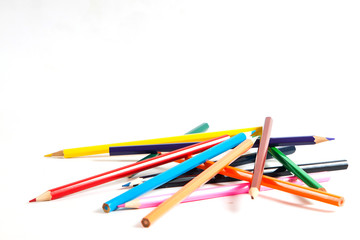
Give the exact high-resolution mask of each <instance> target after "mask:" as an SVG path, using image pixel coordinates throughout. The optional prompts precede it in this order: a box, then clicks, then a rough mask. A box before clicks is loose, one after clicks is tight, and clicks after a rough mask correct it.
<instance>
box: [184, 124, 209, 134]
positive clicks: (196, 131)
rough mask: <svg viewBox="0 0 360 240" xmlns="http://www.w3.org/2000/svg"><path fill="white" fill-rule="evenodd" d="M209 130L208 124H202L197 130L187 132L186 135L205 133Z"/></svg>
mask: <svg viewBox="0 0 360 240" xmlns="http://www.w3.org/2000/svg"><path fill="white" fill-rule="evenodd" d="M208 129H209V124H208V123H202V124H200V125H199V126H196V127H195V128H193V129H191V130H190V131H188V132H186V133H185V135H187V134H194V133H203V132H206V131H207V130H208Z"/></svg>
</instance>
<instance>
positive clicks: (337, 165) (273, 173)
mask: <svg viewBox="0 0 360 240" xmlns="http://www.w3.org/2000/svg"><path fill="white" fill-rule="evenodd" d="M230 166H231V165H230ZM298 166H299V167H300V168H301V169H303V170H304V171H305V172H307V173H318V172H330V171H338V170H345V169H347V168H348V163H347V161H346V160H335V161H326V162H316V163H305V164H299V165H298ZM197 170H199V171H198V172H197V173H193V174H192V175H182V177H181V176H180V177H178V178H175V179H174V180H171V181H169V182H167V183H165V184H163V185H161V186H159V187H157V189H158V188H171V187H181V186H184V185H185V184H186V183H188V182H190V181H191V180H192V179H193V178H194V177H196V176H197V175H198V174H200V173H201V172H202V170H200V169H198V168H197ZM245 170H246V171H249V172H252V171H253V170H254V169H253V168H252V169H245ZM263 174H264V175H266V176H268V177H281V176H289V175H292V173H291V172H289V171H288V170H287V169H286V168H285V167H284V166H274V167H265V168H264V172H263ZM155 176H156V175H155ZM152 177H154V176H153V175H148V176H143V177H138V178H136V179H133V180H132V181H130V182H128V183H126V184H124V185H123V187H135V186H137V185H139V184H141V183H143V182H145V181H147V180H149V179H150V178H152ZM233 181H239V180H238V179H236V178H231V177H227V176H224V175H220V174H218V175H216V176H215V177H214V178H212V179H211V180H209V181H208V182H207V183H223V182H233Z"/></svg>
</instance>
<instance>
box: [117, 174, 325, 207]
mask: <svg viewBox="0 0 360 240" xmlns="http://www.w3.org/2000/svg"><path fill="white" fill-rule="evenodd" d="M311 175H312V177H313V178H314V179H315V180H316V181H317V182H327V181H329V180H330V177H329V176H328V175H327V172H323V173H315V174H311ZM278 179H281V180H283V181H287V182H292V183H296V184H299V185H304V183H303V182H302V181H301V180H299V179H298V178H297V177H294V176H288V177H281V178H278ZM249 188H250V183H240V184H232V185H226V186H218V187H211V188H202V189H199V190H197V191H195V192H193V193H192V194H191V195H190V196H189V197H187V198H186V199H184V200H183V201H182V202H181V203H185V202H193V201H199V200H205V199H211V198H217V197H225V196H232V195H237V194H243V193H248V192H249ZM267 190H272V188H268V187H264V186H261V188H260V191H267ZM171 196H172V193H168V194H163V195H158V196H149V197H143V198H137V199H135V200H132V201H130V202H127V203H125V204H121V205H119V206H118V208H149V207H157V206H158V205H160V204H161V203H162V202H164V201H165V200H166V199H168V198H170V197H171Z"/></svg>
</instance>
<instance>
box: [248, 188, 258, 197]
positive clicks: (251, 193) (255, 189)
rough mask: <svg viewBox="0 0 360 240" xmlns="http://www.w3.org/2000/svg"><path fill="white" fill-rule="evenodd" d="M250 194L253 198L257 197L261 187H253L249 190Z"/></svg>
mask: <svg viewBox="0 0 360 240" xmlns="http://www.w3.org/2000/svg"><path fill="white" fill-rule="evenodd" d="M249 194H250V196H251V199H255V198H256V197H257V196H258V195H259V189H258V188H256V187H252V188H250V190H249Z"/></svg>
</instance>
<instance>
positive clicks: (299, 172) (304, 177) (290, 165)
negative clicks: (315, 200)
mask: <svg viewBox="0 0 360 240" xmlns="http://www.w3.org/2000/svg"><path fill="white" fill-rule="evenodd" d="M268 152H269V153H270V154H271V155H272V156H273V157H274V158H275V159H277V160H278V161H279V162H280V163H281V164H282V165H284V167H285V168H286V169H287V170H288V171H289V172H292V173H293V174H294V175H295V176H296V177H298V178H299V179H301V181H303V182H304V183H305V184H306V185H308V186H309V187H311V188H315V189H318V190H321V191H324V192H326V190H325V188H324V187H323V186H321V185H320V184H319V183H318V182H317V181H315V180H314V179H313V178H312V177H310V176H309V174H307V173H306V172H305V171H304V170H303V169H301V168H300V167H299V166H298V165H296V163H294V162H293V161H292V160H291V159H290V158H288V157H287V156H286V155H285V154H284V153H282V152H281V151H280V150H279V149H277V148H276V147H269V148H268Z"/></svg>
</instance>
